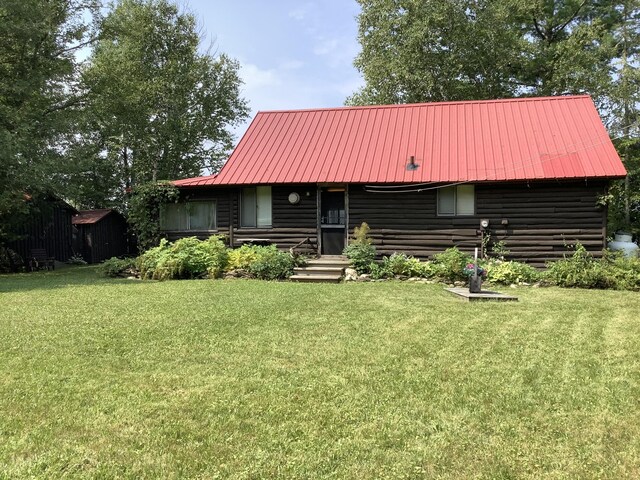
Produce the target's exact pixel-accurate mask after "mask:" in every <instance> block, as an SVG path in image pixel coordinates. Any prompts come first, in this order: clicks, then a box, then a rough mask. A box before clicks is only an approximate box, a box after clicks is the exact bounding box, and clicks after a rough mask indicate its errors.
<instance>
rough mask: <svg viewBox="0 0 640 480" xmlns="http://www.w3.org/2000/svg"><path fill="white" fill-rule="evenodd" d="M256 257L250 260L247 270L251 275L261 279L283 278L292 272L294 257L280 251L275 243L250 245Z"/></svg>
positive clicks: (294, 264)
mask: <svg viewBox="0 0 640 480" xmlns="http://www.w3.org/2000/svg"><path fill="white" fill-rule="evenodd" d="M252 248H253V249H255V252H256V253H257V258H256V259H255V260H254V261H252V262H251V263H250V264H249V266H248V270H249V273H250V274H251V275H253V276H254V277H255V278H258V279H261V280H283V279H285V278H289V277H290V276H291V275H292V274H293V268H294V267H295V266H296V259H295V258H294V257H293V256H291V254H289V253H287V252H282V251H280V250H278V249H277V248H276V246H275V245H269V246H268V247H252Z"/></svg>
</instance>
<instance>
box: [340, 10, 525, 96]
mask: <svg viewBox="0 0 640 480" xmlns="http://www.w3.org/2000/svg"><path fill="white" fill-rule="evenodd" d="M358 1H359V3H360V5H361V7H362V10H361V13H360V15H359V18H358V22H359V33H358V38H359V41H360V44H361V46H362V51H361V53H360V54H359V55H358V56H357V58H356V60H355V66H356V67H357V68H358V70H360V71H361V72H362V74H363V76H364V80H365V82H366V84H365V86H364V88H363V89H362V90H361V91H359V92H357V93H356V94H355V95H354V96H353V97H351V98H350V99H349V100H348V103H351V104H375V103H381V104H384V103H413V102H422V101H442V100H463V99H481V98H496V97H504V96H512V95H514V94H515V88H516V86H515V85H514V84H513V83H512V82H511V78H510V75H509V70H510V69H511V65H510V63H511V62H512V61H513V59H514V58H515V56H516V54H517V52H519V51H520V50H522V40H521V38H520V37H519V28H518V27H519V25H516V24H514V22H513V21H512V13H511V12H510V10H509V8H508V6H507V5H505V2H503V1H502V2H500V1H498V2H495V1H494V2H491V1H472V0H452V1H442V0H358Z"/></svg>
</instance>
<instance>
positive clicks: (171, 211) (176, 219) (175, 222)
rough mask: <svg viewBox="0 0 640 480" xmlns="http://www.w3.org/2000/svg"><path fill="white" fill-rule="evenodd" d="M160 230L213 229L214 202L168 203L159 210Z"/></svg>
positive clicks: (214, 222)
mask: <svg viewBox="0 0 640 480" xmlns="http://www.w3.org/2000/svg"><path fill="white" fill-rule="evenodd" d="M160 229H161V230H215V229H216V202H214V201H201V202H186V203H168V204H166V205H163V206H162V209H161V210H160Z"/></svg>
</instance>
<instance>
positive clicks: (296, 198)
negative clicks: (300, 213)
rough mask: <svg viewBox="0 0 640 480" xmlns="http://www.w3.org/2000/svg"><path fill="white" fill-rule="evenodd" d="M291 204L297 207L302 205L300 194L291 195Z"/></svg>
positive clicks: (293, 193)
mask: <svg viewBox="0 0 640 480" xmlns="http://www.w3.org/2000/svg"><path fill="white" fill-rule="evenodd" d="M289 203H290V204H291V205H295V204H297V203H300V194H298V193H296V192H291V193H290V194H289Z"/></svg>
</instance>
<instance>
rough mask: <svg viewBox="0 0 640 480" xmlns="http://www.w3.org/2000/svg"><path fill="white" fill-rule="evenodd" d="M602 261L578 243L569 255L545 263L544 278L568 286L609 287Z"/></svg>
mask: <svg viewBox="0 0 640 480" xmlns="http://www.w3.org/2000/svg"><path fill="white" fill-rule="evenodd" d="M604 266H605V265H604V263H603V262H601V261H599V260H596V259H595V258H593V255H591V254H590V253H589V252H588V251H587V249H586V248H584V246H583V245H582V244H580V243H578V244H576V246H575V251H574V252H573V254H572V255H571V256H570V257H566V256H565V258H563V259H562V260H558V261H557V262H552V263H549V264H547V271H546V272H545V275H544V278H545V279H546V280H547V281H548V282H549V283H551V284H553V285H558V286H560V287H568V288H572V287H575V288H611V287H614V286H615V285H614V283H615V282H613V281H612V280H611V278H610V277H609V276H608V275H607V272H606V269H605V268H604Z"/></svg>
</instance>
